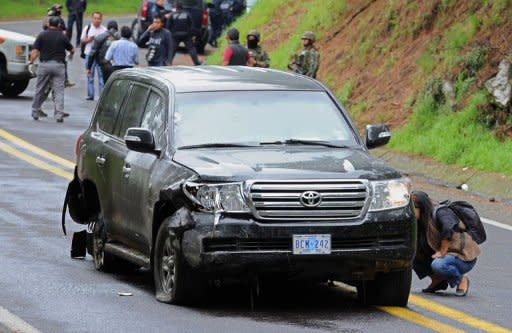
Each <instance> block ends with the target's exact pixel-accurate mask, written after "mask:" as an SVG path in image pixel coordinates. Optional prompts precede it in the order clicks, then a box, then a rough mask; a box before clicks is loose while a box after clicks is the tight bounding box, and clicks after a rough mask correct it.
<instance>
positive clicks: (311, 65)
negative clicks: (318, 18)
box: [288, 31, 320, 78]
mask: <svg viewBox="0 0 512 333" xmlns="http://www.w3.org/2000/svg"><path fill="white" fill-rule="evenodd" d="M315 39H316V38H315V34H314V33H313V32H312V31H305V32H304V33H303V34H302V45H303V47H302V50H301V51H300V53H299V54H296V55H294V56H293V60H292V62H291V63H290V64H289V65H288V69H290V70H292V71H294V72H296V73H299V74H302V75H306V76H309V77H312V78H316V73H317V72H318V67H319V66H320V53H319V52H318V50H317V49H316V48H315V45H314V44H315Z"/></svg>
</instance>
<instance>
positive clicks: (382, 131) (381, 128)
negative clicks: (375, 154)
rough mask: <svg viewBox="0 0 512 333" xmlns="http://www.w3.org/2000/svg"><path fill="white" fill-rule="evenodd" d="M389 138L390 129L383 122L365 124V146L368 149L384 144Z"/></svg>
mask: <svg viewBox="0 0 512 333" xmlns="http://www.w3.org/2000/svg"><path fill="white" fill-rule="evenodd" d="M390 139H391V131H390V130H389V127H388V126H386V125H384V124H378V125H366V147H367V148H368V149H372V148H377V147H380V146H384V145H385V144H387V143H388V142H389V140H390Z"/></svg>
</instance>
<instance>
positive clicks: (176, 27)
mask: <svg viewBox="0 0 512 333" xmlns="http://www.w3.org/2000/svg"><path fill="white" fill-rule="evenodd" d="M193 25H194V23H193V22H192V17H191V16H190V14H189V13H188V12H187V11H185V10H184V9H183V4H182V3H181V1H177V2H176V11H175V12H174V13H172V14H171V16H170V17H169V22H168V24H167V27H168V28H169V31H170V32H171V34H172V38H173V40H174V43H173V49H172V58H171V64H172V60H173V59H174V56H175V55H176V50H177V49H178V46H179V45H180V43H181V42H183V43H184V44H185V47H186V49H187V52H188V54H190V58H192V61H193V62H194V65H196V66H197V65H200V64H201V62H200V61H199V59H198V58H197V51H196V47H195V46H194V42H193V41H192V29H193Z"/></svg>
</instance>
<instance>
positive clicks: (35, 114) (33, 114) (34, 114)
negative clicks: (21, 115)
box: [32, 112, 39, 120]
mask: <svg viewBox="0 0 512 333" xmlns="http://www.w3.org/2000/svg"><path fill="white" fill-rule="evenodd" d="M32 119H34V120H39V114H38V113H37V112H35V113H34V112H32Z"/></svg>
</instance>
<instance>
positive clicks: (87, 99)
mask: <svg viewBox="0 0 512 333" xmlns="http://www.w3.org/2000/svg"><path fill="white" fill-rule="evenodd" d="M85 100H86V101H94V97H91V96H88V97H86V98H85Z"/></svg>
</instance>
